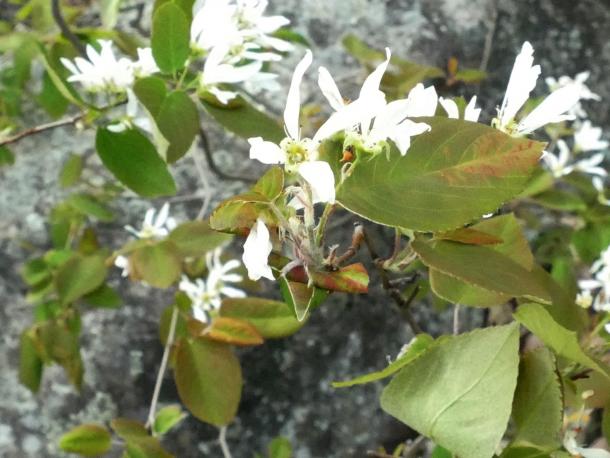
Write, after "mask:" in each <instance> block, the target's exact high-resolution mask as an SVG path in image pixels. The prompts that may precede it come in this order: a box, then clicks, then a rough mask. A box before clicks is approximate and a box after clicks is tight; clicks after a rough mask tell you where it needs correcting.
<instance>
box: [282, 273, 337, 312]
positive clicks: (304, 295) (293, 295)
mask: <svg viewBox="0 0 610 458" xmlns="http://www.w3.org/2000/svg"><path fill="white" fill-rule="evenodd" d="M277 281H278V283H279V284H280V291H281V293H282V297H283V298H284V300H285V301H286V303H287V304H288V306H289V307H290V308H291V309H292V310H293V311H294V316H295V317H296V319H297V320H298V321H299V322H302V321H304V320H305V318H307V314H308V313H309V310H310V309H313V308H315V307H317V306H318V305H320V304H321V303H322V302H323V301H324V299H326V296H328V291H326V290H323V289H320V288H316V287H315V286H307V285H306V284H305V283H299V282H293V281H289V280H287V279H286V277H284V276H283V275H282V276H280V277H278V279H277Z"/></svg>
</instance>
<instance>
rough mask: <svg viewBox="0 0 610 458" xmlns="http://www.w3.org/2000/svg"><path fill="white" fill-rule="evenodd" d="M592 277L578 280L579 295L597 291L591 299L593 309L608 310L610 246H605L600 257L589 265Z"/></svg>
mask: <svg viewBox="0 0 610 458" xmlns="http://www.w3.org/2000/svg"><path fill="white" fill-rule="evenodd" d="M591 273H592V274H593V278H592V279H588V280H580V281H579V282H578V286H579V287H580V289H581V293H580V294H581V297H586V296H587V295H591V293H592V292H593V291H596V292H597V295H596V296H595V299H594V300H593V309H594V310H596V311H598V312H599V311H604V312H610V247H608V248H606V249H605V250H604V251H603V252H602V253H601V255H600V258H599V259H598V260H597V261H595V262H594V263H593V265H592V266H591Z"/></svg>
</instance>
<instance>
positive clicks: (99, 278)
mask: <svg viewBox="0 0 610 458" xmlns="http://www.w3.org/2000/svg"><path fill="white" fill-rule="evenodd" d="M106 272H107V269H106V264H105V263H104V258H103V257H102V256H97V255H93V256H80V255H75V256H73V257H72V258H71V259H70V260H68V261H67V262H65V263H64V264H63V265H62V266H61V267H60V268H59V270H58V271H57V274H56V277H55V288H56V289H57V295H58V296H59V300H60V301H61V302H62V303H63V304H69V303H71V302H74V301H75V300H77V299H80V298H81V297H83V296H84V295H86V294H88V293H90V292H92V291H94V290H96V289H97V288H98V287H99V286H100V285H101V284H102V283H103V282H104V280H105V279H106Z"/></svg>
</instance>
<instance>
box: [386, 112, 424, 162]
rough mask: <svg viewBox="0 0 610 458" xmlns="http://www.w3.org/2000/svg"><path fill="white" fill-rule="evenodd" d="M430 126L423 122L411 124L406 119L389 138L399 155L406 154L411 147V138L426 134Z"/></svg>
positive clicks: (411, 122)
mask: <svg viewBox="0 0 610 458" xmlns="http://www.w3.org/2000/svg"><path fill="white" fill-rule="evenodd" d="M429 130H430V126H429V125H428V124H426V123H423V122H413V121H411V120H410V119H406V120H405V121H403V122H402V123H400V124H399V125H398V126H397V127H396V129H394V131H393V132H391V133H390V136H389V137H390V138H391V139H392V141H393V142H394V143H395V144H396V147H397V148H398V150H399V151H400V154H401V155H403V156H404V155H405V154H407V150H408V149H409V147H410V146H411V137H414V136H416V135H419V134H423V133H424V132H428V131H429Z"/></svg>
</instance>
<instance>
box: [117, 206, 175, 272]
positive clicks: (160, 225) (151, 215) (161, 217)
mask: <svg viewBox="0 0 610 458" xmlns="http://www.w3.org/2000/svg"><path fill="white" fill-rule="evenodd" d="M175 227H176V220H175V219H174V218H172V217H171V216H169V204H168V203H165V204H163V206H162V207H161V210H159V212H158V213H157V211H156V210H155V209H154V208H149V209H148V210H146V213H145V214H144V221H143V222H142V228H141V229H140V230H137V229H136V228H134V227H133V226H130V225H127V226H125V230H126V231H127V232H129V233H130V234H132V235H134V236H135V237H137V238H138V239H153V240H160V239H163V238H165V237H167V236H168V235H169V233H170V232H171V231H172V230H173V229H174V228H175ZM114 265H115V266H116V267H118V268H120V269H123V272H122V274H121V275H122V276H123V277H127V276H128V275H129V272H130V270H129V259H127V258H126V257H125V256H122V255H119V256H117V257H116V258H115V260H114Z"/></svg>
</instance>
